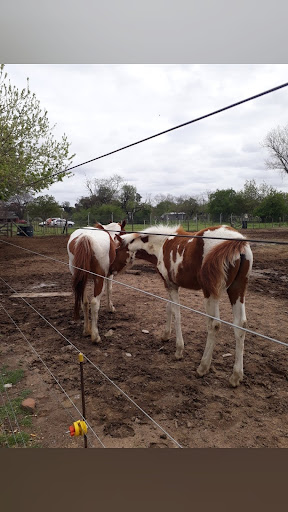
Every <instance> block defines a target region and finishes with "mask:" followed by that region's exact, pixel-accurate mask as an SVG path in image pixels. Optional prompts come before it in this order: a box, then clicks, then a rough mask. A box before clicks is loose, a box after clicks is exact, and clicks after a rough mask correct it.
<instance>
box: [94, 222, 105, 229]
mask: <svg viewBox="0 0 288 512" xmlns="http://www.w3.org/2000/svg"><path fill="white" fill-rule="evenodd" d="M94 228H98V229H104V227H103V226H102V224H101V223H100V222H96V224H95V226H94Z"/></svg>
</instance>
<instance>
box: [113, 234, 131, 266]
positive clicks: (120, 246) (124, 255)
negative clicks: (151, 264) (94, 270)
mask: <svg viewBox="0 0 288 512" xmlns="http://www.w3.org/2000/svg"><path fill="white" fill-rule="evenodd" d="M114 242H115V244H116V257H115V259H114V261H113V263H112V264H111V266H110V273H111V274H117V273H118V272H121V270H123V269H124V267H127V266H129V267H130V266H131V265H132V263H133V261H134V259H135V253H134V252H132V251H129V248H128V245H127V243H126V241H125V240H124V239H123V238H122V236H120V235H118V234H117V233H116V235H115V239H114Z"/></svg>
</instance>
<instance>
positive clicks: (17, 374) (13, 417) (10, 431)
mask: <svg viewBox="0 0 288 512" xmlns="http://www.w3.org/2000/svg"><path fill="white" fill-rule="evenodd" d="M23 377H24V371H23V370H22V369H16V370H8V369H7V367H6V366H3V367H1V369H0V391H1V397H2V405H1V406H0V448H4V447H6V448H13V447H23V446H29V447H34V444H35V443H34V440H32V439H31V435H30V434H28V433H27V432H24V431H23V430H22V429H23V428H24V429H25V428H29V429H30V428H31V427H32V416H31V414H29V413H28V414H27V412H26V411H25V410H24V409H23V408H22V405H21V404H22V402H23V400H25V398H27V397H28V396H29V395H31V391H30V390H29V389H23V390H22V391H20V392H19V393H18V395H17V396H16V397H14V398H12V396H11V392H10V390H9V389H8V390H7V391H6V390H5V388H4V384H8V383H11V384H13V385H14V386H15V384H17V383H18V382H20V381H21V379H22V378H23ZM13 391H14V390H13Z"/></svg>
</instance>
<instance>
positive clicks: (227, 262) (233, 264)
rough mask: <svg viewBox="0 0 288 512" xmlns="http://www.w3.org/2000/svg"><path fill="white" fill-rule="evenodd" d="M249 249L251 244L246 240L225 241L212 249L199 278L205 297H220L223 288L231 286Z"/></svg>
mask: <svg viewBox="0 0 288 512" xmlns="http://www.w3.org/2000/svg"><path fill="white" fill-rule="evenodd" d="M248 248H249V243H248V242H247V241H246V240H245V239H243V240H233V239H231V240H225V241H223V242H222V243H220V244H217V245H215V246H214V247H212V248H211V250H210V251H209V252H208V254H207V255H206V256H205V258H204V261H203V263H202V266H201V269H200V276H199V279H200V282H201V285H202V289H203V292H204V296H205V297H209V296H210V295H213V296H214V297H219V296H220V294H221V291H222V290H223V288H228V287H229V286H230V285H231V283H232V282H233V280H234V279H235V278H236V276H237V274H238V272H239V269H240V266H241V265H242V264H243V259H245V254H246V251H247V249H248ZM249 252H250V251H249ZM241 255H242V257H241ZM247 256H248V255H247ZM248 259H249V256H248ZM249 267H250V265H249Z"/></svg>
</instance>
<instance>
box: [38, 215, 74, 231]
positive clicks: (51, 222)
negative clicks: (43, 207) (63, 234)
mask: <svg viewBox="0 0 288 512" xmlns="http://www.w3.org/2000/svg"><path fill="white" fill-rule="evenodd" d="M74 224H75V222H73V221H72V220H68V221H67V227H68V228H69V227H72V226H74ZM39 226H42V227H43V226H54V227H56V226H59V227H64V226H66V219H60V217H51V218H50V219H46V220H45V221H44V222H40V223H39Z"/></svg>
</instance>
